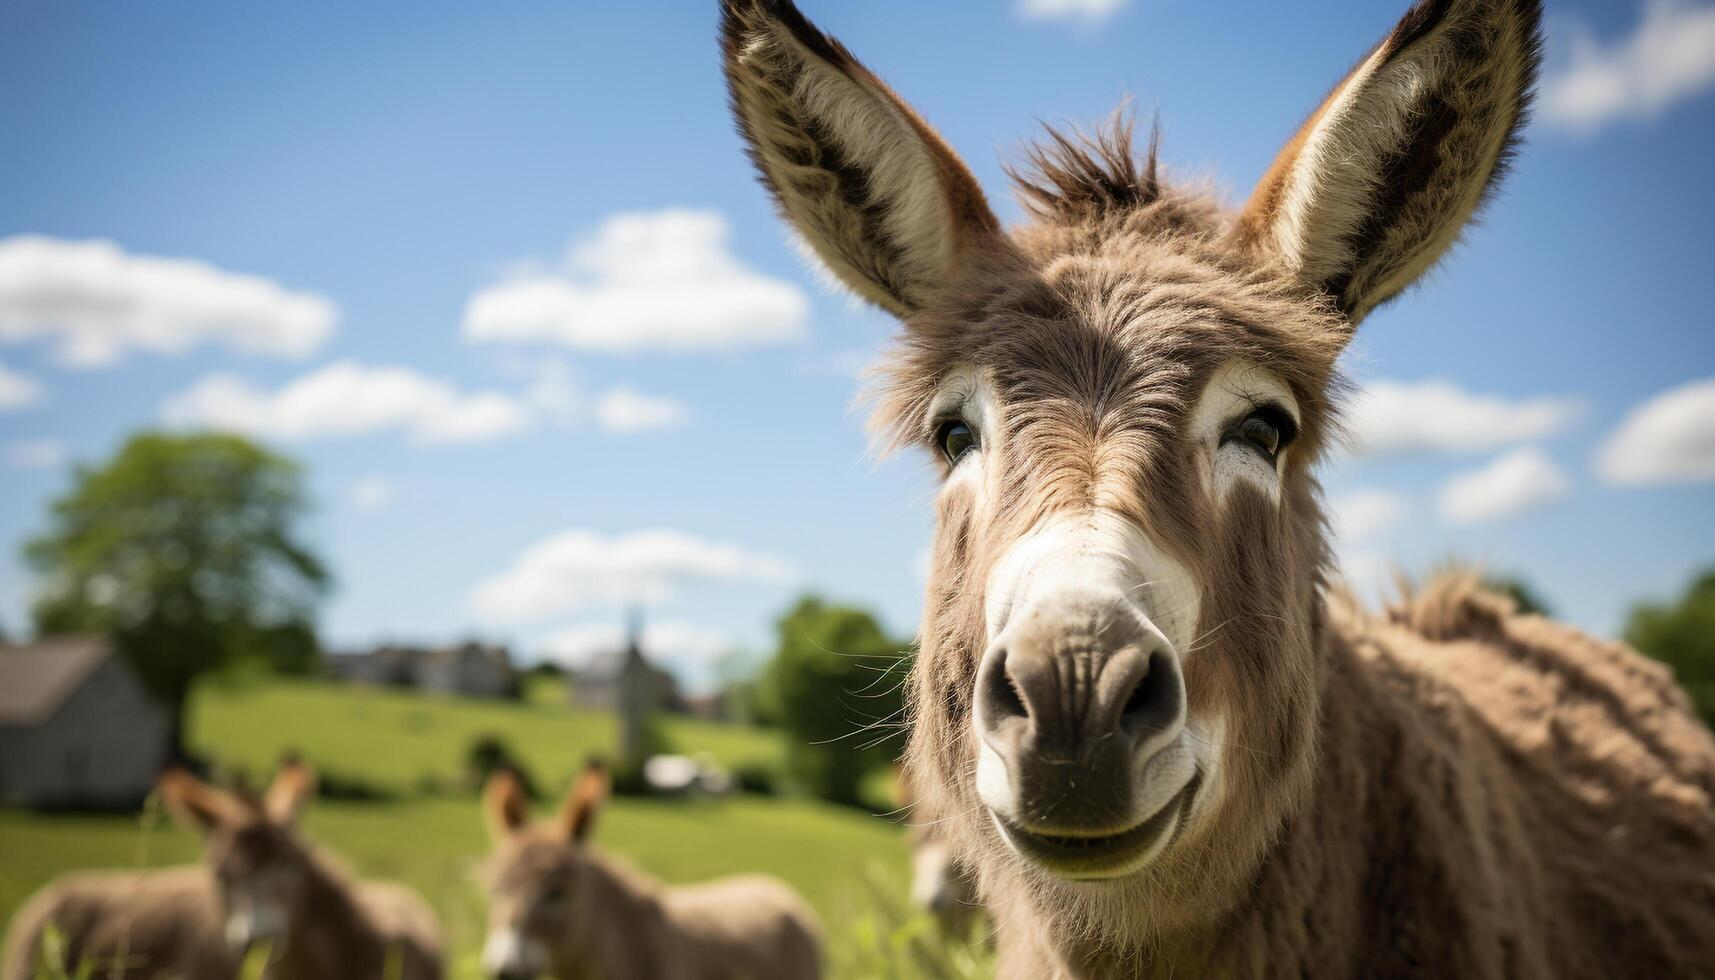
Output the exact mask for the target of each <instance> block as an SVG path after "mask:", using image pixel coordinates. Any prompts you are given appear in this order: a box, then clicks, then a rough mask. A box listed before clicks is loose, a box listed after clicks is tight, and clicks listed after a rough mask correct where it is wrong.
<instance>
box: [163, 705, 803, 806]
mask: <svg viewBox="0 0 1715 980" xmlns="http://www.w3.org/2000/svg"><path fill="white" fill-rule="evenodd" d="M556 702H557V699H550V698H548V697H542V696H538V697H534V698H529V699H526V700H525V701H522V702H509V701H483V700H473V699H466V698H452V697H439V696H433V695H423V694H417V693H413V692H409V691H398V690H391V689H386V688H373V687H364V686H356V685H340V684H330V683H327V682H325V681H309V680H287V679H282V680H269V681H267V682H265V683H255V682H245V683H228V684H219V683H215V684H205V685H203V686H202V687H201V688H200V689H199V690H198V691H197V694H196V696H195V698H194V699H193V701H192V704H191V719H190V732H189V737H190V741H191V745H192V748H193V749H194V751H196V752H197V753H199V754H201V755H203V756H205V757H207V758H210V759H214V760H217V761H219V762H220V763H221V764H222V765H225V766H230V767H236V768H239V769H243V770H247V771H249V772H251V773H254V774H265V773H267V772H268V771H270V770H271V769H272V768H273V766H274V763H275V762H276V761H277V760H278V759H279V756H280V752H281V751H282V750H283V749H286V748H288V747H289V748H293V749H296V750H297V751H299V752H301V753H303V754H304V756H305V757H306V758H308V759H309V760H310V761H311V762H313V763H315V764H316V766H317V767H318V768H320V769H322V770H323V771H324V772H325V773H326V774H328V775H333V776H338V777H341V778H343V779H347V780H361V781H362V782H364V783H367V784H370V785H373V786H375V787H377V788H381V789H385V790H389V791H391V792H394V793H413V792H415V791H416V790H418V789H419V788H420V787H422V786H423V785H424V784H425V781H434V782H438V783H441V784H445V785H450V784H452V783H455V782H456V781H457V780H458V778H459V777H460V776H461V774H462V768H461V767H462V765H463V763H464V757H465V755H464V754H465V750H466V749H467V748H468V747H469V745H470V744H471V742H472V741H473V740H475V739H476V738H478V737H480V736H483V735H498V736H499V737H501V738H502V739H504V740H505V741H506V742H507V743H508V744H509V745H510V746H512V748H513V749H514V750H516V751H517V753H518V754H519V756H520V757H522V759H523V761H524V763H525V764H526V765H527V766H528V768H529V769H530V771H531V772H532V773H534V774H535V775H536V776H537V777H538V778H539V779H540V780H541V781H542V783H543V785H544V787H546V788H548V789H551V790H557V789H560V788H562V787H563V786H564V785H565V784H566V781H567V780H568V779H569V778H570V777H571V775H572V774H573V773H574V772H575V771H576V770H577V769H578V767H579V766H581V765H582V764H583V761H584V758H585V757H586V756H588V755H589V754H590V753H592V752H594V753H607V752H611V751H612V749H613V746H614V740H615V736H616V734H617V728H616V726H615V723H614V719H613V717H612V716H611V715H609V714H607V713H605V712H594V711H574V710H570V709H568V708H566V707H565V706H564V705H563V704H561V703H556ZM663 728H664V730H665V733H666V735H667V738H668V741H669V743H670V745H671V746H672V747H673V749H674V750H675V751H680V752H687V753H691V752H708V753H710V754H711V755H713V756H714V757H715V758H716V759H717V760H718V761H720V762H721V763H722V764H723V765H725V766H727V767H729V768H730V767H733V766H736V765H738V764H740V763H746V762H752V763H762V764H765V765H769V766H771V767H776V768H778V766H779V764H780V762H781V759H782V756H783V755H784V748H783V746H782V744H781V742H780V737H779V735H777V734H776V733H773V732H768V731H764V730H761V729H756V728H747V727H743V726H738V725H721V724H714V723H710V722H699V721H691V720H686V719H680V718H667V719H665V721H664V724H663Z"/></svg>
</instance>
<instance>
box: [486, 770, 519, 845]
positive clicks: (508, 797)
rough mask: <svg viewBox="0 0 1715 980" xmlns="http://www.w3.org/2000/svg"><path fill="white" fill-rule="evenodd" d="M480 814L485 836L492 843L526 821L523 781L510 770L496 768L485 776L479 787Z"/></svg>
mask: <svg viewBox="0 0 1715 980" xmlns="http://www.w3.org/2000/svg"><path fill="white" fill-rule="evenodd" d="M482 816H483V822H484V823H486V824H487V825H488V836H489V838H490V839H491V840H493V841H494V842H495V843H496V844H498V843H500V842H501V841H504V840H506V839H507V838H509V837H511V836H512V835H513V834H516V833H518V831H520V830H522V829H523V828H524V825H525V824H526V823H528V822H529V820H530V800H529V798H528V797H527V796H525V794H524V784H523V783H521V782H519V781H518V777H517V776H516V775H514V774H513V773H512V772H511V770H508V769H497V770H495V772H494V774H493V775H491V776H489V777H488V785H487V786H485V787H483V790H482Z"/></svg>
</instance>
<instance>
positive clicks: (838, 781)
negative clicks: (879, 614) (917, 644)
mask: <svg viewBox="0 0 1715 980" xmlns="http://www.w3.org/2000/svg"><path fill="white" fill-rule="evenodd" d="M778 629H779V637H780V647H779V650H778V651H777V652H776V653H775V655H774V659H773V660H772V661H770V663H769V665H768V670H767V673H766V676H765V677H764V684H765V688H766V694H767V701H768V702H770V708H771V713H772V714H773V715H774V716H775V717H776V718H778V719H779V722H780V725H781V727H782V728H784V729H785V730H786V733H787V738H788V743H787V745H788V750H787V764H788V766H789V767H790V769H791V772H792V775H793V776H794V778H795V779H796V780H797V781H798V782H799V783H801V784H802V785H803V786H805V787H806V788H808V789H809V790H810V791H811V792H813V793H814V794H816V795H817V796H819V797H821V798H822V799H825V800H829V801H832V802H835V803H843V804H847V805H850V806H861V805H863V800H862V799H861V794H860V792H859V790H860V788H861V785H862V783H863V779H864V776H865V775H867V774H868V773H869V772H871V771H872V770H874V769H875V768H877V767H879V766H885V765H887V764H888V763H890V762H891V761H892V760H893V759H894V757H895V756H897V755H898V752H899V747H898V739H897V738H895V737H892V736H894V735H895V734H896V733H897V732H898V731H899V729H900V726H901V721H902V719H901V712H902V710H903V707H902V696H901V693H900V682H901V680H902V679H903V677H904V669H905V665H904V660H903V657H902V650H903V649H904V648H905V646H906V645H905V644H902V643H899V642H897V641H895V640H892V639H890V638H888V636H887V635H886V634H885V633H884V632H883V631H882V629H881V625H880V624H879V623H877V622H876V621H875V617H873V616H871V615H870V614H869V613H866V612H864V611H862V610H859V609H849V608H846V607H843V606H837V605H833V604H830V603H827V602H825V601H823V600H821V599H819V598H816V597H814V596H806V597H805V598H803V599H800V600H799V601H798V603H797V605H795V606H793V607H792V609H791V611H789V612H788V613H787V614H786V615H785V616H783V617H781V619H780V622H779V626H778Z"/></svg>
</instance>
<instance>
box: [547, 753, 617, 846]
mask: <svg viewBox="0 0 1715 980" xmlns="http://www.w3.org/2000/svg"><path fill="white" fill-rule="evenodd" d="M611 787H612V779H611V778H610V777H609V776H608V774H607V765H606V764H605V763H603V762H602V761H601V760H599V759H591V760H590V761H589V762H587V763H585V764H584V771H583V772H582V773H580V774H579V775H578V781H577V782H575V783H573V784H572V789H571V792H569V793H567V794H566V802H565V804H564V805H563V806H562V807H561V808H560V826H561V829H563V830H564V831H565V833H566V839H567V840H569V841H571V842H572V843H574V844H581V843H583V842H584V841H586V840H589V836H590V832H591V831H592V830H594V829H595V816H596V814H597V813H599V812H600V811H601V807H602V804H603V803H606V802H607V794H608V792H609V790H610V789H611Z"/></svg>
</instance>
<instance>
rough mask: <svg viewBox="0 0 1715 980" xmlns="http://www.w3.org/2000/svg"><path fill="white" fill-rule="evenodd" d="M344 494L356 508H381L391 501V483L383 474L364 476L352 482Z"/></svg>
mask: <svg viewBox="0 0 1715 980" xmlns="http://www.w3.org/2000/svg"><path fill="white" fill-rule="evenodd" d="M345 496H346V499H347V500H348V501H350V502H351V506H352V507H354V508H356V509H357V510H362V511H377V510H382V509H384V508H386V506H387V505H388V504H391V503H392V502H393V483H392V481H390V480H388V479H387V478H386V477H384V476H366V477H363V478H362V479H360V480H358V481H357V482H356V483H353V484H352V485H351V488H350V489H349V490H347V491H346V494H345Z"/></svg>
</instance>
